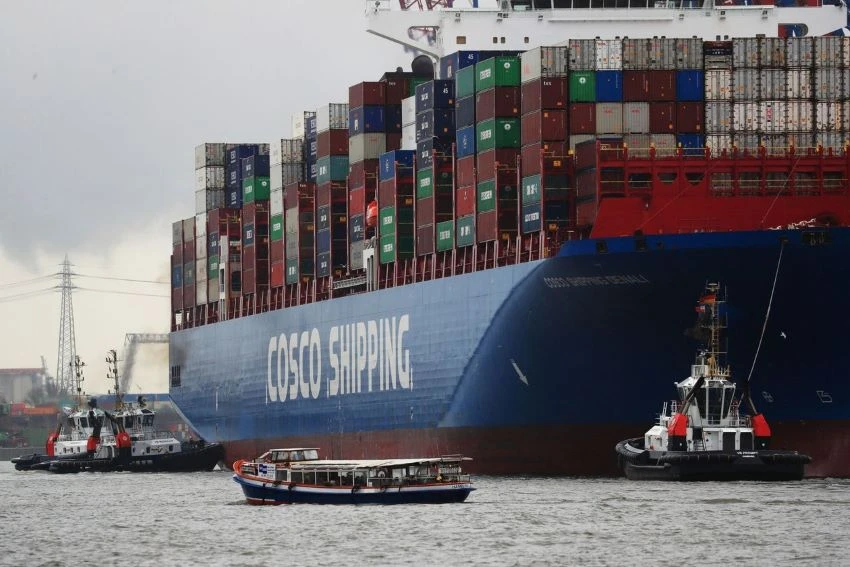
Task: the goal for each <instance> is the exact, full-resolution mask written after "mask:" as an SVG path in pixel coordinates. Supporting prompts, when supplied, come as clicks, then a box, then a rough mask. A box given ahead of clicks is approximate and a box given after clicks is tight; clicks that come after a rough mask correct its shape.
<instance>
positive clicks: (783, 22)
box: [366, 0, 847, 57]
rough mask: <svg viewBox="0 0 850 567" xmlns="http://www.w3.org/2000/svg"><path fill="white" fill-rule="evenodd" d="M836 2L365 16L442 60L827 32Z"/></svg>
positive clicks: (435, 4)
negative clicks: (622, 43) (593, 44)
mask: <svg viewBox="0 0 850 567" xmlns="http://www.w3.org/2000/svg"><path fill="white" fill-rule="evenodd" d="M783 1H785V0H783ZM835 1H836V3H837V4H823V3H822V1H821V0H798V1H797V5H796V6H793V7H777V6H773V5H738V4H743V3H744V2H747V3H749V4H753V2H752V0H573V1H572V2H570V1H566V2H565V1H563V0H454V1H452V0H372V1H369V2H367V3H366V18H367V22H368V23H367V30H368V31H369V32H370V33H373V34H375V35H377V36H379V37H383V38H385V39H388V40H390V41H394V42H396V43H400V44H402V45H405V46H408V47H411V48H414V49H416V50H418V51H421V52H422V53H426V54H428V55H430V56H432V57H442V56H443V55H447V54H450V53H454V52H455V51H462V50H471V51H476V50H522V51H526V50H528V49H532V48H534V47H537V46H540V45H558V44H561V43H564V42H565V41H567V40H569V39H593V38H602V39H614V38H618V37H632V38H641V37H662V36H663V37H699V38H702V39H704V40H708V41H712V40H726V39H731V38H733V37H754V36H757V35H764V36H766V37H776V36H778V35H783V34H787V35H791V34H794V35H810V36H818V35H826V34H830V33H832V32H834V31H836V30H839V29H842V28H843V27H844V26H845V25H846V22H847V10H846V6H845V4H844V0H835ZM715 2H716V3H715ZM727 2H728V4H727ZM800 4H807V5H805V6H801V5H800ZM561 6H573V7H561ZM588 6H590V7H588ZM780 30H782V33H781V32H780Z"/></svg>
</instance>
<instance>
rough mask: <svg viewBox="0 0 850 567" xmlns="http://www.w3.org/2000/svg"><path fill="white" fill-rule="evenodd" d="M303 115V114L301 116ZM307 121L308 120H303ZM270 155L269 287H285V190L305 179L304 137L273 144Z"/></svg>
mask: <svg viewBox="0 0 850 567" xmlns="http://www.w3.org/2000/svg"><path fill="white" fill-rule="evenodd" d="M302 116H303V115H302ZM304 118H306V117H304ZM269 155H270V162H271V166H270V184H271V192H270V194H269V237H270V241H271V242H270V244H269V284H270V285H271V287H273V288H278V287H282V286H283V284H284V273H285V271H286V266H285V260H284V258H285V253H284V239H283V235H284V219H283V188H284V187H286V186H287V185H292V184H293V183H299V182H301V181H303V180H304V174H305V172H306V167H305V161H304V155H305V151H304V138H303V134H302V137H298V138H288V139H283V140H276V141H275V142H274V143H272V146H271V151H270V153H269Z"/></svg>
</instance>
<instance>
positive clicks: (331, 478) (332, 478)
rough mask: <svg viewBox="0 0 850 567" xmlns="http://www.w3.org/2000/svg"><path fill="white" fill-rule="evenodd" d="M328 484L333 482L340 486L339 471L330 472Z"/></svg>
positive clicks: (334, 484)
mask: <svg viewBox="0 0 850 567" xmlns="http://www.w3.org/2000/svg"><path fill="white" fill-rule="evenodd" d="M328 484H331V485H333V486H339V484H340V482H339V473H338V472H336V471H330V472H329V473H328Z"/></svg>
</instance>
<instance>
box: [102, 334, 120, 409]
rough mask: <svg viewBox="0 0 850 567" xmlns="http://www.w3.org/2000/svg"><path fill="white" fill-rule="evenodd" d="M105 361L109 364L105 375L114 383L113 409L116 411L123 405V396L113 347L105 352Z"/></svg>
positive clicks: (116, 353)
mask: <svg viewBox="0 0 850 567" xmlns="http://www.w3.org/2000/svg"><path fill="white" fill-rule="evenodd" d="M106 363H107V364H108V365H109V366H108V372H107V373H106V377H107V378H109V379H110V380H112V381H113V382H114V383H115V409H116V411H117V410H120V409H122V408H123V407H124V396H123V395H122V394H121V387H120V385H119V382H118V352H116V350H115V349H110V350H109V351H108V352H107V353H106Z"/></svg>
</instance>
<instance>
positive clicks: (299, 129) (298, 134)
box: [290, 112, 307, 139]
mask: <svg viewBox="0 0 850 567" xmlns="http://www.w3.org/2000/svg"><path fill="white" fill-rule="evenodd" d="M306 127H307V124H306V123H305V121H304V113H303V112H296V113H295V114H293V115H292V127H291V128H290V132H291V134H292V137H293V138H302V139H303V138H304V135H305V133H306Z"/></svg>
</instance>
